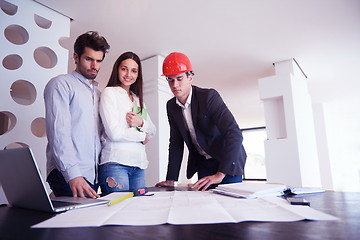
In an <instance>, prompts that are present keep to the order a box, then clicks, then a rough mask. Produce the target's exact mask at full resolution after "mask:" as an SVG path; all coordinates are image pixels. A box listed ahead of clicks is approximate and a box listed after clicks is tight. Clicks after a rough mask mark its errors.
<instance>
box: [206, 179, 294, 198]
mask: <svg viewBox="0 0 360 240" xmlns="http://www.w3.org/2000/svg"><path fill="white" fill-rule="evenodd" d="M287 189H289V188H288V187H287V186H286V185H283V184H272V183H265V182H241V183H230V184H220V185H219V186H218V187H216V188H215V189H212V190H213V191H214V192H216V193H220V194H224V195H228V196H232V197H238V198H258V197H264V196H281V195H283V194H284V191H286V190H287Z"/></svg>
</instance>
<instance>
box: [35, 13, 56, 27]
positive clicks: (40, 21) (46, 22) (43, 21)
mask: <svg viewBox="0 0 360 240" xmlns="http://www.w3.org/2000/svg"><path fill="white" fill-rule="evenodd" d="M34 20H35V23H36V24H37V25H38V26H39V27H41V28H44V29H49V28H50V27H51V24H52V22H51V21H50V20H48V19H46V18H44V17H41V16H39V15H37V14H34Z"/></svg>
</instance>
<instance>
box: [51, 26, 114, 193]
mask: <svg viewBox="0 0 360 240" xmlns="http://www.w3.org/2000/svg"><path fill="white" fill-rule="evenodd" d="M109 48H110V46H109V44H108V43H107V41H106V39H105V38H104V37H102V36H99V35H98V33H97V32H87V33H84V34H82V35H80V36H79V37H78V38H77V39H76V41H75V44H74V60H75V65H76V69H75V71H73V72H72V73H70V74H65V75H59V76H57V77H55V78H52V79H51V80H50V81H49V82H48V84H47V85H46V87H45V90H44V100H45V110H46V133H47V138H48V145H47V148H46V156H47V164H46V168H47V174H48V177H47V181H48V183H49V185H50V187H51V189H52V190H53V193H54V194H55V196H74V197H91V198H96V197H99V195H98V194H97V189H98V183H97V164H98V159H99V154H100V150H101V143H100V132H101V122H100V118H99V114H98V103H99V96H100V92H99V90H98V89H97V88H96V87H97V85H98V83H97V82H96V81H95V78H96V76H97V73H98V71H99V69H100V66H101V63H102V61H103V60H104V58H105V54H106V53H107V52H108V49H109Z"/></svg>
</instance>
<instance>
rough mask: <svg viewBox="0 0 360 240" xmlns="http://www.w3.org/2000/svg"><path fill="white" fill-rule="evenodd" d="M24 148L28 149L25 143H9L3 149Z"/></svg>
mask: <svg viewBox="0 0 360 240" xmlns="http://www.w3.org/2000/svg"><path fill="white" fill-rule="evenodd" d="M26 147H29V145H27V144H26V143H22V142H13V143H10V144H8V145H6V147H5V148H4V149H12V148H26Z"/></svg>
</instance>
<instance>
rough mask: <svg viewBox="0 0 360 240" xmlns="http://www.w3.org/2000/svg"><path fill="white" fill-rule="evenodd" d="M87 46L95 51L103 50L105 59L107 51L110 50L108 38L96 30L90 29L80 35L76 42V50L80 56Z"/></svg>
mask: <svg viewBox="0 0 360 240" xmlns="http://www.w3.org/2000/svg"><path fill="white" fill-rule="evenodd" d="M85 47H89V48H91V49H93V50H95V51H102V52H103V53H104V56H103V59H104V58H105V53H107V52H108V50H109V48H110V45H109V44H108V43H107V41H106V39H105V38H104V37H102V36H99V34H98V33H97V32H95V31H89V32H86V33H84V34H82V35H80V36H79V37H78V38H77V39H76V41H75V44H74V52H75V53H76V54H77V55H78V57H79V58H80V57H81V55H82V54H83V53H84V49H85Z"/></svg>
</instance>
